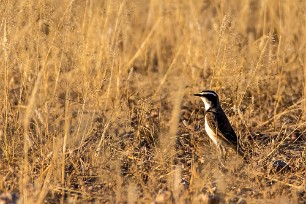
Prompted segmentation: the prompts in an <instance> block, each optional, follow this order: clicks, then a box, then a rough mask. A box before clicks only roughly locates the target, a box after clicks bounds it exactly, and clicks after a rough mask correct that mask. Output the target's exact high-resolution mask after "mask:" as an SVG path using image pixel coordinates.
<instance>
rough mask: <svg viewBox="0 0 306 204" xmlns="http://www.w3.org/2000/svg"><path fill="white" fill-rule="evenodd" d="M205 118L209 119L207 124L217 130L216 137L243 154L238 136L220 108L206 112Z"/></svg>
mask: <svg viewBox="0 0 306 204" xmlns="http://www.w3.org/2000/svg"><path fill="white" fill-rule="evenodd" d="M205 116H206V118H207V120H208V121H210V122H209V123H208V124H209V126H210V128H212V129H213V130H217V135H218V138H219V139H220V140H221V141H222V142H223V143H226V144H227V145H229V146H231V147H232V148H233V149H235V150H236V151H238V153H239V154H240V155H243V150H242V148H241V147H240V145H239V143H238V138H237V135H236V133H235V131H234V130H233V128H232V126H231V124H230V122H229V120H228V119H227V117H226V115H225V113H224V112H223V110H222V109H220V110H218V111H208V112H206V115H205Z"/></svg>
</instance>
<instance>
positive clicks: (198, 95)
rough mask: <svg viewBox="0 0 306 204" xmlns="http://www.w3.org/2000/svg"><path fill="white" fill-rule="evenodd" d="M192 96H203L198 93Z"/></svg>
mask: <svg viewBox="0 0 306 204" xmlns="http://www.w3.org/2000/svg"><path fill="white" fill-rule="evenodd" d="M193 95H194V96H200V97H201V96H203V94H200V93H198V94H193Z"/></svg>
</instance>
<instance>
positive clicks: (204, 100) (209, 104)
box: [201, 97, 211, 111]
mask: <svg viewBox="0 0 306 204" xmlns="http://www.w3.org/2000/svg"><path fill="white" fill-rule="evenodd" d="M201 99H202V101H203V102H204V106H205V110H206V111H207V110H208V109H209V108H210V107H211V102H210V101H209V100H207V98H204V97H201Z"/></svg>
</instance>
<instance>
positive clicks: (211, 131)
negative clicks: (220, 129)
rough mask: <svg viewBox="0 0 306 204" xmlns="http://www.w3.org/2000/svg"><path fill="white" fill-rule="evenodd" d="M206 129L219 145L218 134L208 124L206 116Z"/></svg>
mask: <svg viewBox="0 0 306 204" xmlns="http://www.w3.org/2000/svg"><path fill="white" fill-rule="evenodd" d="M205 131H206V133H207V135H208V136H209V138H210V139H211V140H212V141H213V142H214V143H215V144H216V145H218V139H217V136H216V134H215V132H214V131H213V130H212V129H211V128H210V127H209V125H208V124H207V120H206V117H205Z"/></svg>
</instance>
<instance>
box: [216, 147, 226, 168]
mask: <svg viewBox="0 0 306 204" xmlns="http://www.w3.org/2000/svg"><path fill="white" fill-rule="evenodd" d="M218 151H219V156H218V157H219V161H220V163H221V165H222V166H223V167H225V166H224V163H225V161H226V156H227V152H226V150H225V148H224V147H223V146H222V145H218Z"/></svg>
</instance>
